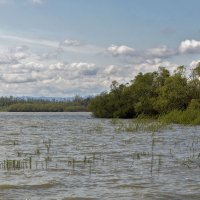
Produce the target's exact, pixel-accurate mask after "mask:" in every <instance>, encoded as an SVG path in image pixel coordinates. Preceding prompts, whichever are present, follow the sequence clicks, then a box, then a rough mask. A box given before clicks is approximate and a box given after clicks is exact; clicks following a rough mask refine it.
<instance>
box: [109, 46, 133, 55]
mask: <svg viewBox="0 0 200 200" xmlns="http://www.w3.org/2000/svg"><path fill="white" fill-rule="evenodd" d="M107 52H108V53H109V54H111V55H112V56H132V55H134V53H135V49H133V48H131V47H128V46H125V45H121V46H117V45H111V46H110V47H108V48H107Z"/></svg>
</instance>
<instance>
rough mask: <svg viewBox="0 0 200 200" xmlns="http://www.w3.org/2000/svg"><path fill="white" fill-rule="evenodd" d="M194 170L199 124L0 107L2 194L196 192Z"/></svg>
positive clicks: (75, 197) (133, 199)
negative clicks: (147, 124) (160, 126)
mask: <svg viewBox="0 0 200 200" xmlns="http://www.w3.org/2000/svg"><path fill="white" fill-rule="evenodd" d="M122 121H123V123H126V120H122ZM199 174H200V127H199V126H196V127H185V126H175V125H174V126H172V127H170V128H169V127H168V128H166V129H164V130H162V131H160V132H150V131H136V132H126V131H122V130H117V129H116V125H115V124H113V123H112V121H111V120H109V119H95V118H92V117H91V114H90V113H0V199H1V200H23V199H24V200H39V199H42V200H51V199H52V200H70V199H71V200H86V199H88V200H91V199H100V200H101V199H103V200H105V199H120V200H141V199H144V200H156V199H159V200H160V199H161V200H165V199H166V200H168V199H180V200H188V199H190V200H191V199H200V176H199Z"/></svg>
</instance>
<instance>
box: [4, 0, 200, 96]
mask: <svg viewBox="0 0 200 200" xmlns="http://www.w3.org/2000/svg"><path fill="white" fill-rule="evenodd" d="M199 8H200V1H199V0H190V1H189V0H165V1H164V0H163V1H160V0H151V1H150V0H0V96H8V95H12V96H51V97H71V96H74V95H76V94H79V95H81V96H87V95H94V94H97V93H99V92H102V91H105V90H108V89H109V86H110V84H111V82H112V81H113V80H117V81H118V82H119V83H127V82H129V81H130V80H132V79H133V78H134V76H135V75H136V74H137V73H138V72H149V71H155V70H157V69H158V67H159V66H165V67H167V68H168V69H169V70H170V71H173V70H174V69H175V67H176V66H178V65H185V66H186V67H187V69H188V70H189V69H191V68H192V67H193V66H195V64H196V63H197V62H198V60H199V59H200V23H199V19H200V12H199Z"/></svg>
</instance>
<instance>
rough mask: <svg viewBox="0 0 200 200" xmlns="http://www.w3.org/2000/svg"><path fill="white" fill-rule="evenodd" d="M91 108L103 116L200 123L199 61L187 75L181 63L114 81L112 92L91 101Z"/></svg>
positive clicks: (94, 112)
mask: <svg viewBox="0 0 200 200" xmlns="http://www.w3.org/2000/svg"><path fill="white" fill-rule="evenodd" d="M89 110H90V111H92V112H93V114H94V116H96V117H100V118H137V117H139V116H146V117H150V118H158V119H160V121H161V122H167V123H181V124H200V63H198V64H197V66H196V67H195V68H194V69H192V70H191V73H190V74H189V75H187V72H186V68H185V67H184V66H179V67H177V69H176V70H175V71H174V73H172V74H171V73H170V72H169V71H168V70H167V69H166V68H164V67H160V68H159V69H158V71H155V72H149V73H145V74H143V73H139V74H138V75H137V76H136V77H135V78H134V80H132V81H131V82H130V83H127V84H125V85H124V84H118V83H117V82H116V81H113V83H112V85H111V88H110V92H103V93H101V94H100V95H97V96H96V97H94V98H93V99H91V100H90V102H89Z"/></svg>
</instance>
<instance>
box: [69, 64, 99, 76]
mask: <svg viewBox="0 0 200 200" xmlns="http://www.w3.org/2000/svg"><path fill="white" fill-rule="evenodd" d="M70 67H71V70H72V71H74V70H75V72H77V73H78V74H81V75H86V76H94V75H96V74H97V72H98V68H97V66H96V65H95V64H94V63H82V62H80V63H72V64H70Z"/></svg>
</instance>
